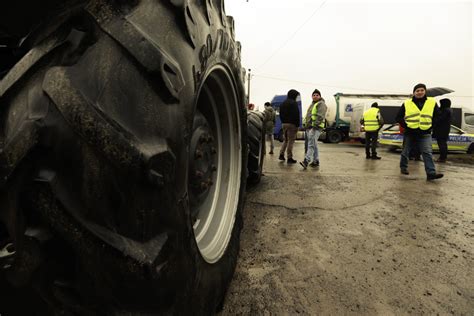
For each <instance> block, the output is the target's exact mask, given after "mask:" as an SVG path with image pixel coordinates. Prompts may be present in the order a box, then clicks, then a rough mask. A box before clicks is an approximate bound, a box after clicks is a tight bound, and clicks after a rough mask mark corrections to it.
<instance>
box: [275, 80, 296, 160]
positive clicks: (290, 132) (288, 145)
mask: <svg viewBox="0 0 474 316" xmlns="http://www.w3.org/2000/svg"><path fill="white" fill-rule="evenodd" d="M299 95H300V93H299V92H298V91H296V90H294V89H291V90H290V91H288V94H287V98H286V100H285V101H284V102H283V103H282V104H281V105H280V120H281V123H282V128H283V136H284V137H285V140H284V142H283V145H282V146H281V149H280V157H279V159H280V160H285V150H286V154H287V158H288V160H287V163H290V164H292V163H296V160H294V159H293V144H294V143H295V140H296V133H297V132H298V126H299V125H300V111H299V109H298V103H296V98H297V97H298V96H299Z"/></svg>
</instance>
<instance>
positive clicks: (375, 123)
mask: <svg viewBox="0 0 474 316" xmlns="http://www.w3.org/2000/svg"><path fill="white" fill-rule="evenodd" d="M383 123H384V122H383V117H382V114H380V109H379V104H378V103H377V102H374V103H372V106H371V107H370V109H368V110H367V111H365V112H364V115H363V116H362V118H361V119H360V124H363V125H364V130H365V158H366V159H382V158H381V157H379V156H377V140H378V137H379V130H380V128H381V127H382V126H383ZM371 151H372V154H370V152H371Z"/></svg>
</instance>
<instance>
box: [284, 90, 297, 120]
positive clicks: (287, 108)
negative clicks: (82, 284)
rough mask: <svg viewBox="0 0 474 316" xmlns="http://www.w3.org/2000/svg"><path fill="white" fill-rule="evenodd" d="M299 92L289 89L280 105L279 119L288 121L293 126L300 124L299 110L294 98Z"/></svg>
mask: <svg viewBox="0 0 474 316" xmlns="http://www.w3.org/2000/svg"><path fill="white" fill-rule="evenodd" d="M298 95H299V92H298V91H296V90H293V89H291V90H290V91H288V95H287V98H286V100H285V101H283V103H282V104H281V105H280V120H281V122H282V123H289V124H293V125H295V126H297V127H298V126H300V110H299V109H298V103H296V98H297V97H298Z"/></svg>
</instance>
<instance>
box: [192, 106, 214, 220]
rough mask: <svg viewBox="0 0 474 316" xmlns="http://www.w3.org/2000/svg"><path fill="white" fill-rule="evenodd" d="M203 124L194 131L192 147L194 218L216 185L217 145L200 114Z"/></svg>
mask: <svg viewBox="0 0 474 316" xmlns="http://www.w3.org/2000/svg"><path fill="white" fill-rule="evenodd" d="M198 115H199V116H201V117H200V120H199V121H201V122H202V123H201V125H200V126H198V127H197V128H195V129H194V132H193V136H192V138H191V145H190V157H189V158H190V159H189V161H190V168H189V184H190V185H189V188H190V202H191V208H192V210H193V212H192V213H193V216H195V215H196V214H197V213H198V210H199V206H200V205H201V204H202V202H203V201H204V200H205V199H206V197H207V196H208V194H209V191H210V189H211V188H212V186H213V185H214V178H215V172H216V170H217V166H216V153H217V149H216V145H215V139H214V137H213V136H212V132H211V131H210V128H209V125H208V124H207V121H206V120H205V118H204V117H203V116H202V115H200V114H198Z"/></svg>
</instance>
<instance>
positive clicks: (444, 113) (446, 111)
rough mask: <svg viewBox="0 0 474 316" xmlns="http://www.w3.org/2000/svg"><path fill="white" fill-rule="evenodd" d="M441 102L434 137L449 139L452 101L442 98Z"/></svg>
mask: <svg viewBox="0 0 474 316" xmlns="http://www.w3.org/2000/svg"><path fill="white" fill-rule="evenodd" d="M439 103H440V108H441V109H440V112H439V115H438V120H437V121H436V124H435V126H433V137H436V138H438V139H448V137H449V130H450V129H451V116H452V112H451V101H450V100H449V99H442V100H441V101H439Z"/></svg>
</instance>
